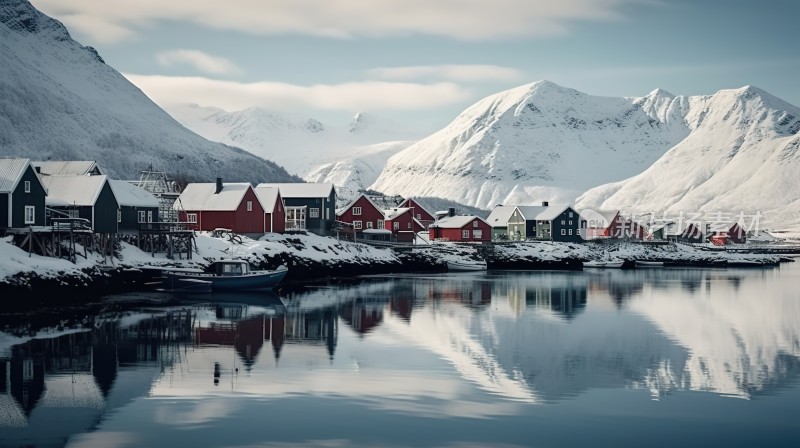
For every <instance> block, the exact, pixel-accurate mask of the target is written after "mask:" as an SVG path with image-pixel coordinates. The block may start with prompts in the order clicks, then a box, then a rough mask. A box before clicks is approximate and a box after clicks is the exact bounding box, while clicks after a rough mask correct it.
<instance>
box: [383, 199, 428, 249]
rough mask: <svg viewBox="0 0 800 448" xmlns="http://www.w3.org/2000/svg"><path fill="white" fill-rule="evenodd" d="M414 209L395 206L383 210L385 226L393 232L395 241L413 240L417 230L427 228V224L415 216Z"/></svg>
mask: <svg viewBox="0 0 800 448" xmlns="http://www.w3.org/2000/svg"><path fill="white" fill-rule="evenodd" d="M413 212H414V209H412V208H408V207H395V208H391V209H388V210H383V216H384V227H385V228H386V229H388V230H390V231H391V232H392V236H393V237H394V240H395V241H398V242H412V241H414V240H415V239H416V234H417V232H421V231H423V230H425V226H424V225H422V223H421V222H419V221H418V220H417V218H415V217H414V216H413Z"/></svg>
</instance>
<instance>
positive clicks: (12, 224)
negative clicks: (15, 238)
mask: <svg viewBox="0 0 800 448" xmlns="http://www.w3.org/2000/svg"><path fill="white" fill-rule="evenodd" d="M46 196H47V191H46V189H45V187H44V185H42V182H41V181H40V180H39V176H37V175H36V172H35V171H34V169H33V166H31V163H30V160H29V159H0V233H5V232H6V231H7V230H8V229H22V228H27V227H28V226H43V225H45V217H44V209H45V198H46Z"/></svg>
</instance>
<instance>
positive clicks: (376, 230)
mask: <svg viewBox="0 0 800 448" xmlns="http://www.w3.org/2000/svg"><path fill="white" fill-rule="evenodd" d="M361 233H374V234H387V233H392V231H391V230H389V229H364V230H362V231H361Z"/></svg>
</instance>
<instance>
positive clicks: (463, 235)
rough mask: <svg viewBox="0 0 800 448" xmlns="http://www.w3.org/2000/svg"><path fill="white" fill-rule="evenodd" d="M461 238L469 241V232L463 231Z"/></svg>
mask: <svg viewBox="0 0 800 448" xmlns="http://www.w3.org/2000/svg"><path fill="white" fill-rule="evenodd" d="M461 238H462V239H465V240H468V239H469V230H466V229H464V230H462V231H461Z"/></svg>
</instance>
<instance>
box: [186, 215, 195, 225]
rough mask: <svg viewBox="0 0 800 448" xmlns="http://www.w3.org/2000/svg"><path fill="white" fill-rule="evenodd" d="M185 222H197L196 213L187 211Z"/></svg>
mask: <svg viewBox="0 0 800 448" xmlns="http://www.w3.org/2000/svg"><path fill="white" fill-rule="evenodd" d="M186 222H188V223H191V224H197V213H187V214H186Z"/></svg>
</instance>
